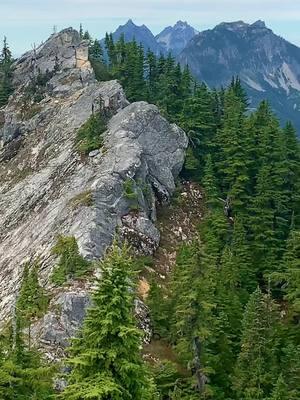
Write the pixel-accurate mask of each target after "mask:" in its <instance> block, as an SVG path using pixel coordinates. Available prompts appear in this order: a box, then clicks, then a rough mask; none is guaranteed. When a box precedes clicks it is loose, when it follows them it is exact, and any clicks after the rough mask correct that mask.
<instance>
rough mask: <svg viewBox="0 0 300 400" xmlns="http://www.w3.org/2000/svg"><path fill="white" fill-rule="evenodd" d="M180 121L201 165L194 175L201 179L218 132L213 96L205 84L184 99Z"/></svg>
mask: <svg viewBox="0 0 300 400" xmlns="http://www.w3.org/2000/svg"><path fill="white" fill-rule="evenodd" d="M179 121H180V125H181V126H182V128H183V129H184V130H185V131H186V133H187V135H188V137H189V140H190V147H191V149H192V152H193V155H194V157H195V158H196V159H197V160H198V162H199V166H200V168H199V170H198V171H196V173H193V175H192V176H193V177H194V178H196V179H197V178H198V179H199V178H201V177H203V168H204V165H205V158H206V156H207V154H208V153H209V152H210V150H211V146H212V141H213V138H214V135H215V132H216V124H215V119H214V114H213V98H212V95H211V93H210V92H209V90H208V88H207V87H206V86H205V85H201V86H200V87H198V88H197V89H196V91H195V93H194V95H193V96H189V97H187V98H186V99H185V100H184V101H183V106H182V111H181V114H180V116H179Z"/></svg>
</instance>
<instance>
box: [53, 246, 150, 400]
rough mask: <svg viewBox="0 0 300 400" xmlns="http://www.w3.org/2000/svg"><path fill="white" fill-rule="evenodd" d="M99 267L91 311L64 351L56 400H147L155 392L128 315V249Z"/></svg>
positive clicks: (131, 294)
mask: <svg viewBox="0 0 300 400" xmlns="http://www.w3.org/2000/svg"><path fill="white" fill-rule="evenodd" d="M100 268H101V279H100V280H99V281H97V289H95V290H94V293H93V296H92V306H91V308H90V309H88V312H87V316H86V318H85V321H84V324H83V328H82V330H81V333H80V335H79V337H78V338H77V339H74V341H73V344H72V346H71V348H70V350H69V353H70V358H69V359H68V360H67V364H68V365H70V366H71V368H72V370H71V373H70V375H69V376H68V386H67V387H66V389H65V390H64V392H63V393H62V394H61V395H60V396H59V398H61V399H66V400H85V399H89V400H92V399H94V400H100V399H103V400H104V399H105V400H110V399H116V400H117V399H120V400H121V399H122V400H133V399H141V400H148V399H151V400H152V399H154V398H155V394H154V387H153V384H152V382H151V379H150V378H149V374H148V372H147V370H146V367H145V364H144V362H143V360H142V358H141V354H140V346H141V340H142V339H141V333H140V332H139V330H138V329H137V328H136V321H135V318H134V316H133V312H134V294H135V285H134V279H135V278H134V276H133V272H132V270H133V261H132V259H131V258H130V256H129V251H128V248H127V247H126V246H123V248H122V249H119V248H118V247H117V246H116V245H114V246H113V247H112V249H111V250H110V252H109V253H108V254H107V256H106V257H105V259H104V260H103V261H102V262H101V265H100Z"/></svg>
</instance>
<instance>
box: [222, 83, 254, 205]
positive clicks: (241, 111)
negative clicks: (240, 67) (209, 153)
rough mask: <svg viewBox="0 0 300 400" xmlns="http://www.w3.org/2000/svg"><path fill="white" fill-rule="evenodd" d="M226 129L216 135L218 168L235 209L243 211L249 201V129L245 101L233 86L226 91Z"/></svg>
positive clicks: (225, 191)
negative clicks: (247, 129) (246, 121)
mask: <svg viewBox="0 0 300 400" xmlns="http://www.w3.org/2000/svg"><path fill="white" fill-rule="evenodd" d="M222 125H223V126H222V129H220V130H219V131H218V134H217V136H216V145H217V148H218V154H217V157H216V169H217V170H218V172H219V182H220V185H221V188H222V190H223V192H224V194H225V196H226V197H229V198H230V199H231V204H232V206H233V209H234V211H237V212H238V211H242V210H243V209H244V207H245V204H246V203H247V200H248V182H249V173H248V165H249V154H248V135H247V132H246V130H245V104H244V101H243V99H241V97H240V96H239V95H237V94H236V92H235V90H234V89H233V88H229V89H228V90H227V92H226V93H225V103H224V117H223V121H222Z"/></svg>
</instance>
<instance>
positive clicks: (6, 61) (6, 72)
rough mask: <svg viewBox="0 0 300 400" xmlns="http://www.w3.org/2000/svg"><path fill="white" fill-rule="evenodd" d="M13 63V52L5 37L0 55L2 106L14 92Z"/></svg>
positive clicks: (0, 101) (0, 98)
mask: <svg viewBox="0 0 300 400" xmlns="http://www.w3.org/2000/svg"><path fill="white" fill-rule="evenodd" d="M12 63H13V59H12V54H11V51H10V49H9V46H8V43H7V39H6V37H4V40H3V48H2V52H1V55H0V107H2V106H4V105H6V104H7V102H8V98H9V96H10V95H11V94H12V93H13V85H12Z"/></svg>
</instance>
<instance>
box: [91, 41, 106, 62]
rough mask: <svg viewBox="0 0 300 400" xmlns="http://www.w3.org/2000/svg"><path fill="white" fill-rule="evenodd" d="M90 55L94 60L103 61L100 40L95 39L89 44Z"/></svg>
mask: <svg viewBox="0 0 300 400" xmlns="http://www.w3.org/2000/svg"><path fill="white" fill-rule="evenodd" d="M89 57H90V58H91V59H92V60H94V61H100V62H103V50H102V47H101V44H100V42H99V40H97V39H95V40H93V41H92V42H91V45H90V46H89Z"/></svg>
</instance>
